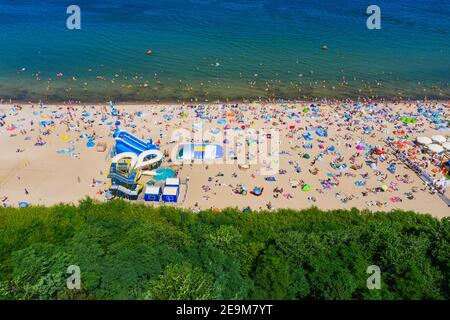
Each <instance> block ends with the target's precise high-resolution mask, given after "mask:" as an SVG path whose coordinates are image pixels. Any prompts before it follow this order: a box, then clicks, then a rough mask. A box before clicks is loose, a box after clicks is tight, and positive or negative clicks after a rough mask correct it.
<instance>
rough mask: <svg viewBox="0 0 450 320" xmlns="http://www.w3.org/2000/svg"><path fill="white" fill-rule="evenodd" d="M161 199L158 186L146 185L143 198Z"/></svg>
mask: <svg viewBox="0 0 450 320" xmlns="http://www.w3.org/2000/svg"><path fill="white" fill-rule="evenodd" d="M160 199H161V187H160V186H147V188H146V189H145V194H144V200H145V201H151V202H159V201H160Z"/></svg>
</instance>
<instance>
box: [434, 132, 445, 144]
mask: <svg viewBox="0 0 450 320" xmlns="http://www.w3.org/2000/svg"><path fill="white" fill-rule="evenodd" d="M431 140H433V141H434V142H437V143H444V142H446V141H447V139H446V138H445V137H444V136H441V135H440V134H437V135H435V136H432V137H431Z"/></svg>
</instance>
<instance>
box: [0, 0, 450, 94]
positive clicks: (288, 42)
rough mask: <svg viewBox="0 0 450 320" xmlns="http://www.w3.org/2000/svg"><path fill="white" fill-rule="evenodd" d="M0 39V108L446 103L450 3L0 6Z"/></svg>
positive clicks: (15, 1)
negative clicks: (338, 100) (39, 103)
mask: <svg viewBox="0 0 450 320" xmlns="http://www.w3.org/2000/svg"><path fill="white" fill-rule="evenodd" d="M70 4H76V5H78V6H79V7H80V8H81V30H68V29H67V28H66V19H67V17H68V15H67V14H66V8H67V6H68V5H70ZM370 4H377V5H378V6H379V7H380V8H381V30H368V29H367V27H366V19H367V17H368V15H367V14H366V8H367V6H368V5H370ZM0 31H1V32H0V43H1V47H2V50H0V96H1V97H3V98H8V97H13V98H15V99H21V100H27V99H40V98H42V99H44V100H65V99H70V98H72V99H81V100H85V101H105V100H109V99H113V100H122V101H124V100H193V99H199V100H202V101H203V100H214V99H216V98H220V99H227V98H228V99H242V98H258V97H262V98H305V97H308V98H309V97H320V96H334V97H346V96H351V97H357V96H372V95H373V96H387V97H395V96H401V97H417V96H428V97H440V98H449V97H450V84H449V82H450V1H442V0H427V1H425V0H397V1H387V0H378V1H376V3H375V2H374V3H372V2H370V3H369V2H367V1H362V0H326V1H317V0H183V1H182V0H152V1H147V0H108V1H100V0H89V1H88V0H75V1H73V2H71V3H69V2H67V1H60V0H46V1H29V0H28V1H23V0H0ZM324 44H326V45H327V46H328V50H322V49H321V47H322V46H323V45H324ZM149 49H151V50H152V51H153V54H152V55H151V56H148V55H147V54H146V52H147V50H149ZM60 72H61V73H62V76H61V77H57V76H56V75H57V74H58V73H60Z"/></svg>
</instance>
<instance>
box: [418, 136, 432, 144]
mask: <svg viewBox="0 0 450 320" xmlns="http://www.w3.org/2000/svg"><path fill="white" fill-rule="evenodd" d="M416 140H417V143H419V144H423V145H425V146H426V145H428V144H431V143H432V142H433V141H431V139H430V138H428V137H418V138H417V139H416Z"/></svg>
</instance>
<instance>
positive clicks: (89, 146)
mask: <svg viewBox="0 0 450 320" xmlns="http://www.w3.org/2000/svg"><path fill="white" fill-rule="evenodd" d="M86 147H88V148H93V147H95V142H94V141H92V140H89V141H88V143H86Z"/></svg>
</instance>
